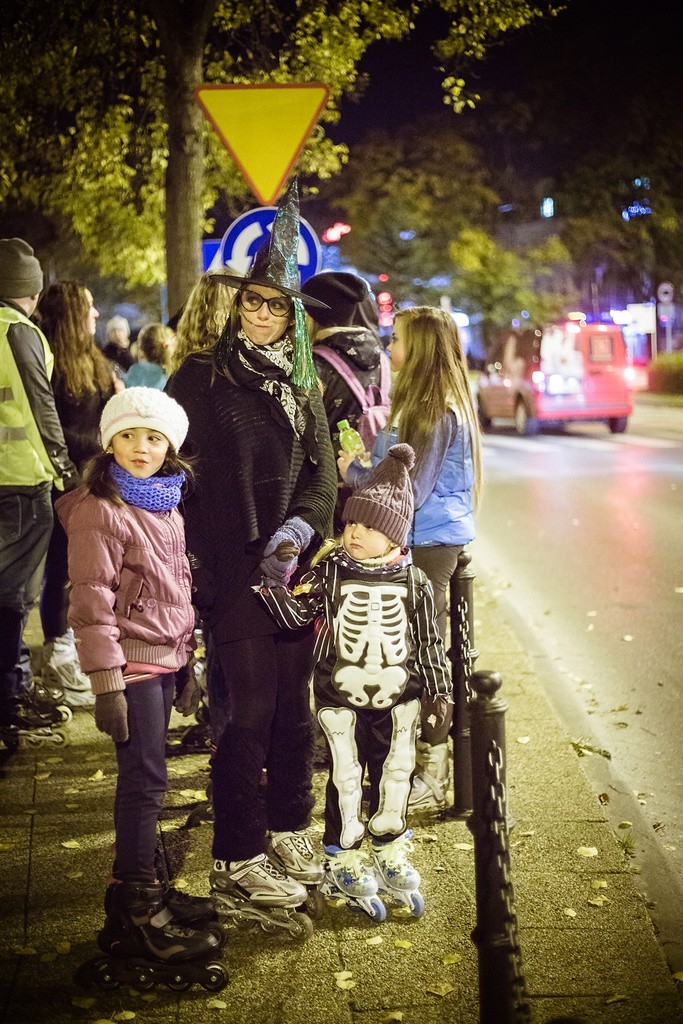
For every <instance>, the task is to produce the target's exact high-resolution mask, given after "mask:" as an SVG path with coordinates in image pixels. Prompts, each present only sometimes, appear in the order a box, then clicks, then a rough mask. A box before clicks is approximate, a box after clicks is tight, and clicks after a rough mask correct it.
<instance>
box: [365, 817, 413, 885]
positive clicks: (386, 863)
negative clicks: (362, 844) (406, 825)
mask: <svg viewBox="0 0 683 1024" xmlns="http://www.w3.org/2000/svg"><path fill="white" fill-rule="evenodd" d="M412 834H413V833H412V830H411V829H408V831H407V832H405V833H404V834H403V835H402V836H399V837H398V839H394V840H392V841H391V842H390V843H373V844H372V859H373V862H374V865H375V869H376V870H377V873H378V874H379V875H380V876H381V879H382V883H383V884H384V885H386V887H387V888H388V889H400V890H403V891H406V892H412V891H413V890H415V889H419V887H420V873H419V871H418V870H417V868H414V867H413V865H412V864H411V863H410V861H409V860H408V854H409V853H412V851H413V844H412V842H411V841H410V840H411V837H412Z"/></svg>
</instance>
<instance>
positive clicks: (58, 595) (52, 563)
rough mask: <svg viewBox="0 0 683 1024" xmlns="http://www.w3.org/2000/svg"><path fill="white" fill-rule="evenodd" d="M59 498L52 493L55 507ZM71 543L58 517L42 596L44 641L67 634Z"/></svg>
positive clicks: (53, 530) (51, 541) (44, 577)
mask: <svg viewBox="0 0 683 1024" xmlns="http://www.w3.org/2000/svg"><path fill="white" fill-rule="evenodd" d="M58 497H59V491H57V490H55V489H53V491H52V503H53V505H54V502H55V499H56V498H58ZM67 555H68V540H67V536H66V533H65V532H64V527H63V526H62V524H61V523H60V521H59V519H58V518H57V516H55V521H54V526H53V527H52V535H51V537H50V544H49V546H48V549H47V557H46V558H45V574H44V576H43V589H42V591H41V594H40V624H41V626H42V627H43V639H44V640H45V641H46V642H47V641H48V640H56V639H57V637H58V636H64V634H65V633H66V630H67V621H66V619H67V614H68V610H69V593H68V590H67V584H68V582H69V561H68V557H67Z"/></svg>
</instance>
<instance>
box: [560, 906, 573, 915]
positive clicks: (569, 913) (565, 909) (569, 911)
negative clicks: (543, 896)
mask: <svg viewBox="0 0 683 1024" xmlns="http://www.w3.org/2000/svg"><path fill="white" fill-rule="evenodd" d="M562 913H563V914H564V916H565V917H576V911H575V910H572V908H571V907H565V908H564V910H563V911H562Z"/></svg>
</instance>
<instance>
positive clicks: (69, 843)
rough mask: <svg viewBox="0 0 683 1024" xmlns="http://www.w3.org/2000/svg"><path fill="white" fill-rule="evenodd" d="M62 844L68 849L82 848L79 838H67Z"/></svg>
mask: <svg viewBox="0 0 683 1024" xmlns="http://www.w3.org/2000/svg"><path fill="white" fill-rule="evenodd" d="M62 846H63V847H64V848H65V849H66V850H80V848H81V844H80V843H79V841H78V840H77V839H65V840H64V842H63V843H62Z"/></svg>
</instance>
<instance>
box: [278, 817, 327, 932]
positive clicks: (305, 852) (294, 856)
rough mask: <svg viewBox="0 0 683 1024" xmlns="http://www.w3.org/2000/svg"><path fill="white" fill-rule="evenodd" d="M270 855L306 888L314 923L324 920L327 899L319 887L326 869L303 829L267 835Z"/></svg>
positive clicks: (284, 870)
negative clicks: (322, 918) (320, 919)
mask: <svg viewBox="0 0 683 1024" xmlns="http://www.w3.org/2000/svg"><path fill="white" fill-rule="evenodd" d="M268 855H269V857H270V859H271V860H272V862H273V863H274V864H275V866H276V867H278V868H280V870H281V871H282V872H284V874H286V875H289V877H290V878H293V879H294V881H295V882H301V884H302V885H305V886H306V889H307V896H306V903H305V906H306V912H307V914H308V915H309V917H312V918H313V920H318V918H321V917H322V916H323V913H324V910H325V900H324V898H323V895H322V893H321V892H320V889H319V886H320V883H321V882H322V880H323V878H324V877H325V866H324V864H323V862H322V860H321V858H320V857H318V855H317V854H316V852H315V850H314V849H313V846H312V845H311V840H310V839H309V838H308V836H307V834H306V833H305V832H304V831H303V830H298V831H295V832H271V833H270V834H269V836H268Z"/></svg>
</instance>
